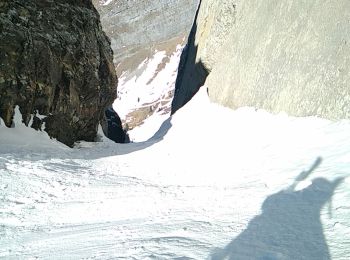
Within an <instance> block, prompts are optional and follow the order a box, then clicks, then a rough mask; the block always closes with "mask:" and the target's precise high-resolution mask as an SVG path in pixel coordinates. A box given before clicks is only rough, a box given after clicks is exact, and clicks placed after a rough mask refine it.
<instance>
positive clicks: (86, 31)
mask: <svg viewBox="0 0 350 260" xmlns="http://www.w3.org/2000/svg"><path fill="white" fill-rule="evenodd" d="M0 39H1V41H0V116H1V117H2V118H3V120H4V122H5V124H6V125H7V126H8V127H10V126H11V124H12V117H13V113H14V108H15V106H16V105H18V106H19V108H20V111H21V113H22V116H23V122H24V123H25V124H27V125H28V124H29V123H30V122H31V121H32V120H31V119H33V115H36V114H41V115H44V116H45V117H40V118H41V119H40V118H39V117H34V120H33V121H32V122H34V124H33V126H35V127H37V128H38V127H39V126H40V125H41V124H42V123H45V131H47V132H48V134H49V135H50V136H51V137H54V138H57V140H59V141H61V142H63V143H65V144H67V145H69V146H72V145H73V143H74V142H75V141H77V140H87V141H93V140H94V139H95V137H96V133H97V126H98V123H99V120H100V119H102V118H103V116H104V110H105V108H106V107H107V106H110V105H111V104H112V102H113V101H114V99H115V97H116V87H117V78H116V74H115V69H114V65H113V58H112V55H113V54H112V50H111V48H110V42H109V40H108V38H107V37H106V35H105V34H104V33H103V31H102V28H101V25H100V21H99V15H98V13H97V11H96V10H95V8H94V6H93V5H92V2H91V0H79V1H78V0H55V1H51V0H28V1H25V3H24V2H23V1H21V0H11V1H10V0H8V1H1V2H0ZM43 118H44V119H43Z"/></svg>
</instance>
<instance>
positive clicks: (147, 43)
mask: <svg viewBox="0 0 350 260" xmlns="http://www.w3.org/2000/svg"><path fill="white" fill-rule="evenodd" d="M198 1H199V0H142V1H130V0H118V1H117V0H93V3H94V5H95V7H96V8H97V10H98V11H99V13H100V15H101V22H102V26H103V29H104V30H105V32H106V34H107V35H108V36H109V37H110V38H111V42H112V49H113V50H114V62H115V64H117V65H118V66H117V70H118V73H119V75H120V74H121V73H122V72H123V71H126V70H129V71H132V70H133V69H135V68H137V66H138V65H139V64H140V63H141V62H142V61H143V60H144V59H145V58H147V57H151V56H152V55H153V52H154V51H155V50H156V49H157V50H166V49H167V48H169V45H170V48H171V49H173V50H175V47H176V45H177V44H178V43H182V41H183V38H184V37H185V36H187V35H188V32H189V30H190V28H191V25H192V22H193V18H194V13H195V11H196V8H197V5H198Z"/></svg>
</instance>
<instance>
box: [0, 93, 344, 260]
mask: <svg viewBox="0 0 350 260" xmlns="http://www.w3.org/2000/svg"><path fill="white" fill-rule="evenodd" d="M150 120H151V119H150ZM152 120H155V119H152ZM349 151H350V122H349V121H342V122H330V121H327V120H322V119H318V118H313V117H309V118H293V117H288V116H286V115H283V114H279V115H271V114H269V113H266V112H264V111H255V110H254V109H251V108H242V109H239V110H237V111H232V110H229V109H225V108H222V107H219V106H217V105H214V104H211V103H210V102H209V101H208V99H207V97H206V92H205V90H204V89H203V90H201V91H200V92H199V93H198V94H197V96H196V97H195V98H194V99H193V100H192V101H191V102H190V103H189V104H188V105H187V106H186V107H184V108H183V109H181V110H180V111H178V112H177V113H176V114H175V115H174V116H173V118H169V119H168V120H166V121H165V122H164V123H163V125H162V127H161V128H160V130H159V131H158V132H157V133H156V134H155V135H154V136H153V138H150V139H149V140H148V141H146V142H142V143H131V144H124V145H121V144H115V143H113V142H110V141H108V140H105V139H103V141H101V142H99V143H95V144H93V143H80V144H78V145H77V146H76V147H75V148H73V149H70V148H67V147H65V146H63V145H61V144H60V143H58V142H56V141H54V140H50V139H49V138H48V137H47V136H46V135H45V134H44V133H42V132H35V131H34V130H31V129H29V128H25V127H23V126H21V124H20V122H17V123H16V128H14V129H8V128H6V127H4V124H3V122H1V124H0V178H1V179H0V180H1V181H0V258H1V259H37V258H39V259H82V258H84V259H330V258H332V259H344V260H345V259H349V257H350V246H349V245H350V237H349V236H350V235H349V234H350V212H349V209H350V205H349V201H350V189H349V188H350V181H349V178H348V176H349V172H350V164H349V163H350V153H349Z"/></svg>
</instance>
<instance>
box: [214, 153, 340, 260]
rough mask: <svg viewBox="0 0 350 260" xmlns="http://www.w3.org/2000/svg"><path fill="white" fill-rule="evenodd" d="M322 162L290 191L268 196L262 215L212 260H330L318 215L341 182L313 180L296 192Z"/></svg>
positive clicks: (294, 184)
mask: <svg viewBox="0 0 350 260" xmlns="http://www.w3.org/2000/svg"><path fill="white" fill-rule="evenodd" d="M321 161H322V160H321V158H318V159H317V160H316V162H315V163H314V164H313V166H312V167H311V168H310V170H308V171H306V172H302V173H301V174H300V175H299V176H298V177H297V178H296V180H295V182H294V183H293V184H292V185H291V186H290V187H288V188H287V189H284V190H282V191H280V192H278V193H276V194H273V195H271V196H269V197H268V198H267V199H266V200H265V201H264V203H263V205H262V213H261V215H259V216H257V217H255V218H254V219H253V220H251V221H250V223H249V225H248V227H247V229H246V230H244V231H243V232H242V233H241V234H240V235H238V236H237V237H236V238H235V239H234V240H232V242H230V243H229V244H228V245H227V246H226V247H225V248H223V249H217V250H215V252H213V254H212V255H211V259H212V260H223V259H226V260H228V259H229V260H233V259H235V260H240V259H264V260H272V259H308V260H310V259H315V260H316V259H317V260H321V259H331V257H330V254H329V250H328V246H327V243H326V240H325V236H324V234H323V228H322V223H321V219H320V212H321V209H322V207H323V206H324V205H325V203H326V202H327V201H329V200H330V199H331V197H332V195H333V193H334V191H335V189H336V188H337V186H338V185H339V184H340V183H341V182H342V180H343V178H338V179H335V180H333V181H329V180H327V179H325V178H315V179H313V180H312V184H311V185H309V186H308V187H306V188H304V189H302V190H296V189H295V188H296V185H297V184H298V182H300V181H302V180H304V179H306V178H307V177H308V176H309V175H310V174H311V173H312V171H313V170H314V169H316V168H317V167H318V165H319V164H320V163H321Z"/></svg>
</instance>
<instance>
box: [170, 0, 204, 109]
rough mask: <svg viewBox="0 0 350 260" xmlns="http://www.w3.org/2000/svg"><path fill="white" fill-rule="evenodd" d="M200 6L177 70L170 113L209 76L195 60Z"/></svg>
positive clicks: (182, 104)
mask: <svg viewBox="0 0 350 260" xmlns="http://www.w3.org/2000/svg"><path fill="white" fill-rule="evenodd" d="M199 8H200V4H199V6H198V10H197V13H196V16H195V21H194V23H193V26H192V29H191V32H190V35H189V37H188V41H187V44H186V47H185V48H184V50H183V51H182V54H181V59H180V64H179V70H178V74H177V78H176V83H175V94H174V98H173V102H172V104H171V113H172V114H174V113H175V112H176V111H177V110H178V109H180V108H181V107H183V106H184V105H185V104H186V103H187V102H188V101H190V100H191V98H192V97H193V96H194V95H195V94H196V93H197V91H198V90H199V88H200V87H201V86H203V85H204V83H205V80H206V78H207V76H208V74H209V72H208V70H207V69H206V68H205V66H204V64H203V63H202V62H201V60H196V57H197V52H198V46H196V44H195V40H196V33H197V17H198V13H199Z"/></svg>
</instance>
